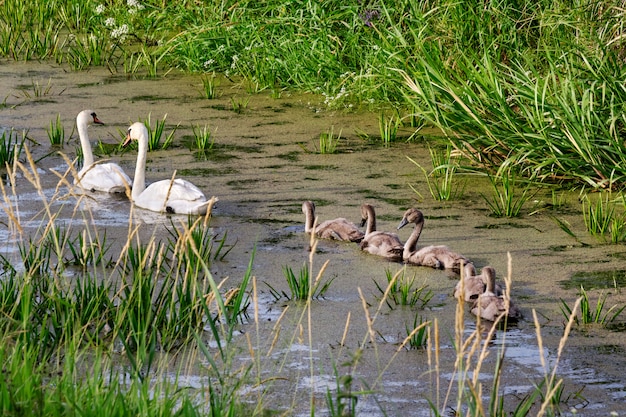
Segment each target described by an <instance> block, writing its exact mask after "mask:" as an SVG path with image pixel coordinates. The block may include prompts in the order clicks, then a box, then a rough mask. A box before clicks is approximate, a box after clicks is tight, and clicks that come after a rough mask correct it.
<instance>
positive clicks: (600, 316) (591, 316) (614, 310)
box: [560, 285, 626, 326]
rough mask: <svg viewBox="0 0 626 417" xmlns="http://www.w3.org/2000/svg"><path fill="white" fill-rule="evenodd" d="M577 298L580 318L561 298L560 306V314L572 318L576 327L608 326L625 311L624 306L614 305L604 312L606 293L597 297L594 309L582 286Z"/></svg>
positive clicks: (625, 306) (625, 307)
mask: <svg viewBox="0 0 626 417" xmlns="http://www.w3.org/2000/svg"><path fill="white" fill-rule="evenodd" d="M578 296H579V301H580V317H579V316H578V314H576V312H575V311H573V309H572V308H571V307H570V306H569V305H568V304H567V302H566V301H565V300H563V299H562V298H561V306H560V308H561V313H563V315H564V316H565V317H566V318H567V317H570V316H573V317H574V321H575V323H576V325H588V324H600V325H602V326H608V325H610V324H611V323H613V322H614V321H615V320H616V319H617V317H618V316H619V315H620V314H621V313H622V311H624V309H626V305H623V306H621V307H620V306H618V305H617V304H615V305H613V306H611V307H610V308H609V309H608V310H607V311H605V309H604V307H605V304H606V298H607V296H608V295H607V294H606V293H602V294H600V295H599V296H598V300H597V302H596V305H595V307H594V306H593V305H592V304H591V302H590V299H589V294H588V293H587V291H586V290H585V288H584V287H583V286H582V285H581V287H580V291H579V294H578Z"/></svg>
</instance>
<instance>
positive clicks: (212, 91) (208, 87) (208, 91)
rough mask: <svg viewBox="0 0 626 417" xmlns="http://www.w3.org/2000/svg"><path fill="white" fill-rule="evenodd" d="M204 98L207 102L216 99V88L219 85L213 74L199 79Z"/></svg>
mask: <svg viewBox="0 0 626 417" xmlns="http://www.w3.org/2000/svg"><path fill="white" fill-rule="evenodd" d="M201 80H202V87H203V93H204V97H205V98H207V99H208V100H212V99H214V98H217V88H218V87H219V85H220V82H219V79H218V78H217V77H216V76H215V72H214V73H213V74H211V75H204V76H202V78H201Z"/></svg>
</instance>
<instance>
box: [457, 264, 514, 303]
mask: <svg viewBox="0 0 626 417" xmlns="http://www.w3.org/2000/svg"><path fill="white" fill-rule="evenodd" d="M492 276H493V277H495V276H496V270H495V269H494V268H493V267H492V266H489V265H487V266H484V267H483V269H482V271H481V272H480V274H478V275H477V274H476V268H475V267H474V265H473V264H471V263H469V264H466V265H465V266H464V269H463V277H462V278H461V279H460V280H459V282H458V283H457V284H456V288H455V290H454V298H459V297H461V295H463V299H464V300H465V301H476V299H477V298H478V296H479V295H480V294H482V293H484V292H485V290H486V289H487V283H488V282H489V280H490V279H491V277H492ZM494 279H495V278H494ZM461 281H462V282H463V283H462V284H461ZM461 287H463V293H462V292H461ZM493 292H494V294H495V295H497V296H501V295H502V294H503V290H502V287H501V286H500V285H498V284H495V286H494V290H493Z"/></svg>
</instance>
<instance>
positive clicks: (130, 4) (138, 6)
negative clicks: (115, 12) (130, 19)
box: [126, 0, 143, 10]
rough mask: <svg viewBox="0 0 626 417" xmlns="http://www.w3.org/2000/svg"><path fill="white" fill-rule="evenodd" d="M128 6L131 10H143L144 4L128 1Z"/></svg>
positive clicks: (134, 0) (132, 0)
mask: <svg viewBox="0 0 626 417" xmlns="http://www.w3.org/2000/svg"><path fill="white" fill-rule="evenodd" d="M126 5H127V6H128V7H129V8H131V9H137V10H141V9H143V4H141V3H139V1H137V0H126Z"/></svg>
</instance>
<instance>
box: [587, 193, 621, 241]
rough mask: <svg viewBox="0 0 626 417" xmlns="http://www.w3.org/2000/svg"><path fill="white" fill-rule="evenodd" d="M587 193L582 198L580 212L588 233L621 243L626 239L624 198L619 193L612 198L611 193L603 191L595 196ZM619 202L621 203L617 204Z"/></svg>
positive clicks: (601, 238) (598, 237)
mask: <svg viewBox="0 0 626 417" xmlns="http://www.w3.org/2000/svg"><path fill="white" fill-rule="evenodd" d="M592 200H594V199H592V198H591V197H590V196H589V195H588V194H586V195H584V196H583V198H582V212H583V219H584V222H585V227H586V229H587V231H588V232H589V234H590V235H592V236H594V237H595V238H596V239H598V240H600V241H603V242H607V241H608V242H611V243H622V242H624V241H626V212H625V209H626V199H625V198H624V196H623V195H620V197H618V198H617V199H613V197H612V195H611V193H609V192H607V193H603V194H600V195H598V196H597V197H596V198H595V202H594V201H592ZM618 202H621V204H618Z"/></svg>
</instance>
